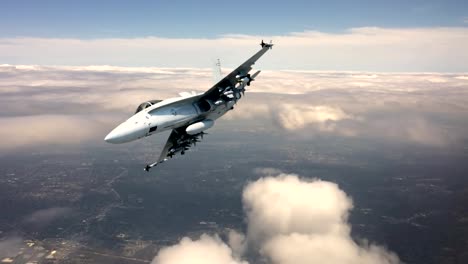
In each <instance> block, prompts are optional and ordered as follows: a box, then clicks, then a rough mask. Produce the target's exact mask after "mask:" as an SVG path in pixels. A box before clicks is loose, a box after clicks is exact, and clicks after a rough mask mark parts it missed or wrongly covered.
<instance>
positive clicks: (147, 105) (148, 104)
mask: <svg viewBox="0 0 468 264" xmlns="http://www.w3.org/2000/svg"><path fill="white" fill-rule="evenodd" d="M159 102H162V100H150V101H147V102H144V103H141V104H140V105H139V106H138V107H137V109H136V111H135V114H136V113H138V112H140V111H141V110H143V109H146V108H148V107H150V106H152V105H154V104H157V103H159Z"/></svg>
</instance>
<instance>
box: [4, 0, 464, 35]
mask: <svg viewBox="0 0 468 264" xmlns="http://www.w3.org/2000/svg"><path fill="white" fill-rule="evenodd" d="M466 19H468V1H466V0H446V1H441V0H426V1H421V0H412V1H408V0H393V1H379V0H374V1H372V0H358V1H336V0H327V1H301V0H299V1H294V0H291V1H263V0H256V1H251V0H250V1H243V0H241V1H220V0H218V1H213V0H206V1H177V0H174V1H166V0H164V1H119V0H113V1H107V0H106V1H95V0H94V1H91V0H81V1H63V0H43V1H36V0H30V1H25V0H14V1H11V0H3V1H2V2H1V8H0V25H1V26H0V37H18V36H29V37H59V38H63V37H71V38H80V39H89V38H107V37H123V38H129V37H145V36H160V37H170V38H172V37H177V38H187V37H190V38H213V37H216V36H219V35H222V34H228V33H237V34H249V35H255V34H260V35H282V34H287V33H290V32H301V31H304V30H318V31H322V32H341V31H343V30H346V29H349V28H353V27H364V26H377V27H385V28H389V27H391V28H410V27H439V26H442V27H455V26H458V27H460V26H468V23H466V22H464V20H466Z"/></svg>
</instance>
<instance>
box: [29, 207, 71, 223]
mask: <svg viewBox="0 0 468 264" xmlns="http://www.w3.org/2000/svg"><path fill="white" fill-rule="evenodd" d="M71 213H72V209H71V208H68V207H51V208H47V209H41V210H38V211H35V212H33V213H32V214H30V215H28V216H27V217H26V218H25V219H24V220H23V222H24V223H25V224H28V225H32V226H33V227H43V226H46V225H48V224H50V223H51V222H52V221H54V220H56V219H59V218H62V217H68V216H70V214H71Z"/></svg>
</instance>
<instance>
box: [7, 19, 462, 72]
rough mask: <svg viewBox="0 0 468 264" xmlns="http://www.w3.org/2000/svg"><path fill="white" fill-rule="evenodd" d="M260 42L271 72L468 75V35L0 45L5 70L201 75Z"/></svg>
mask: <svg viewBox="0 0 468 264" xmlns="http://www.w3.org/2000/svg"><path fill="white" fill-rule="evenodd" d="M261 39H272V40H274V42H275V43H276V44H277V45H276V46H275V48H274V50H273V52H272V54H271V56H268V57H266V58H265V59H262V62H259V63H260V64H261V65H265V66H268V67H269V68H270V69H295V70H365V71H387V72H395V71H442V72H453V71H466V70H467V68H466V63H465V61H467V60H468V52H467V50H466V47H467V46H468V28H465V27H448V28H443V27H434V28H379V27H361V28H351V29H348V30H346V31H344V32H338V33H327V32H320V31H304V32H293V33H290V34H287V35H281V36H251V35H225V36H220V37H218V38H215V39H171V38H160V37H146V38H131V39H88V40H83V39H60V38H28V37H24V38H3V39H0V60H1V61H3V62H6V63H11V64H48V65H51V64H52V65H95V64H111V65H119V66H158V67H207V66H209V65H210V62H209V61H210V60H213V59H215V58H222V59H223V61H225V62H226V65H229V66H230V67H235V66H236V65H237V64H238V63H241V62H242V61H240V60H239V58H244V57H246V55H245V54H250V53H251V52H253V51H255V50H257V48H258V46H256V44H257V43H258V42H259V41H260V40H261Z"/></svg>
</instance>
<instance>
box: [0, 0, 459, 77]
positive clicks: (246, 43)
mask: <svg viewBox="0 0 468 264" xmlns="http://www.w3.org/2000/svg"><path fill="white" fill-rule="evenodd" d="M1 7H2V8H1V9H0V25H1V26H0V64H22V65H30V64H34V65H79V66H86V65H112V66H124V67H128V66H131V67H141V66H145V67H192V68H210V67H211V66H212V64H213V61H214V60H215V59H217V58H220V59H221V61H222V65H223V66H224V67H227V68H233V67H237V65H238V64H239V63H242V62H243V61H244V60H245V59H246V58H247V57H248V56H249V55H250V54H251V53H253V52H255V51H256V50H257V49H258V46H257V44H258V42H260V40H261V39H265V40H273V42H274V43H276V44H277V45H276V46H275V49H274V52H273V53H272V54H271V56H268V57H267V58H265V59H264V60H262V62H261V63H264V65H263V64H262V65H261V66H262V68H263V69H272V70H278V69H281V70H333V71H335V70H345V71H349V70H351V71H376V72H467V71H468V63H467V61H468V51H467V49H466V47H467V46H468V4H467V2H466V1H458V0H451V1H436V0H430V1H419V0H418V1H402V0H396V1H391V2H389V1H369V0H365V1H363V0H361V1H352V2H350V1H335V0H331V1H242V0H241V1H235V2H229V3H228V2H222V1H89V0H84V1H79V2H72V1H2V6H1Z"/></svg>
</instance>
